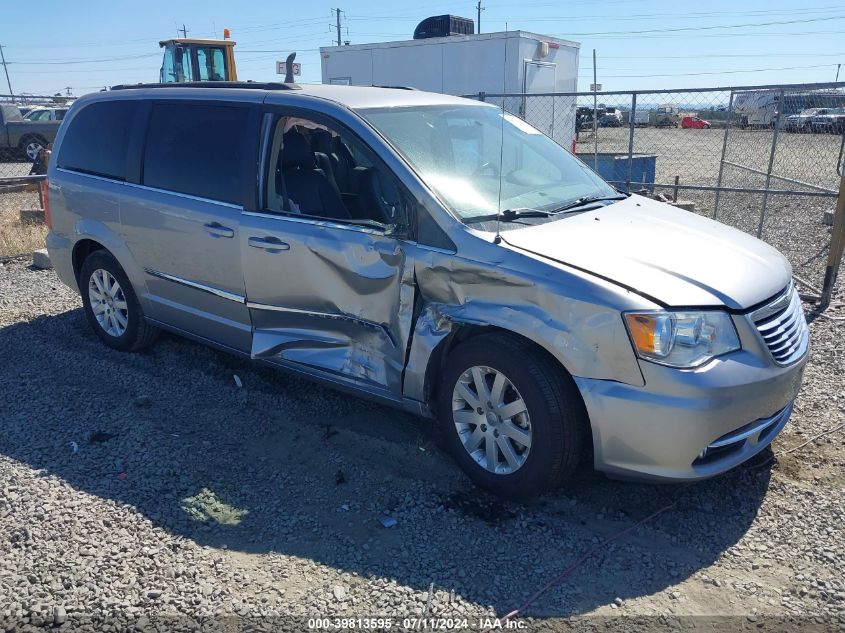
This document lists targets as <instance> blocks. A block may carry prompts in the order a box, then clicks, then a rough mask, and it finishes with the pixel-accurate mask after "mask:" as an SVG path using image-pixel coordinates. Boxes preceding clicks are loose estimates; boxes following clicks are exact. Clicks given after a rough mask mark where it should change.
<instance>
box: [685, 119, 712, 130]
mask: <svg viewBox="0 0 845 633" xmlns="http://www.w3.org/2000/svg"><path fill="white" fill-rule="evenodd" d="M681 127H682V128H687V129H690V128H691V129H694V130H706V129H709V128H710V127H711V123H710V121H705V120H704V119H699V118H698V117H697V116H685V117H684V118H683V119H682V120H681Z"/></svg>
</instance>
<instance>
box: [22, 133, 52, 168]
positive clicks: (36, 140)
mask: <svg viewBox="0 0 845 633" xmlns="http://www.w3.org/2000/svg"><path fill="white" fill-rule="evenodd" d="M45 147H47V141H46V140H44V139H43V138H41V137H40V136H28V137H26V138H24V139H23V140H22V141H21V145H20V148H21V150H22V151H23V153H24V154H25V155H26V157H27V158H28V159H29V160H30V162H33V163H34V162H35V161H36V160H38V154H40V153H41V150H42V149H44V148H45Z"/></svg>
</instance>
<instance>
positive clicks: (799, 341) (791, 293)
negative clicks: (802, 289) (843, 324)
mask: <svg viewBox="0 0 845 633" xmlns="http://www.w3.org/2000/svg"><path fill="white" fill-rule="evenodd" d="M751 320H752V321H754V325H755V326H757V331H758V332H760V336H762V337H763V341H764V342H765V343H766V347H768V348H769V352H771V354H772V358H773V359H774V361H775V362H776V363H777V364H778V365H789V364H791V363H794V362H795V361H797V360H798V359H800V358H801V357H802V356H804V353H805V352H806V351H807V345H808V344H809V341H810V333H809V330H808V329H807V319H806V318H805V317H804V309H803V308H802V307H801V299H800V298H799V297H798V293H797V292H796V291H795V288H793V287H792V286H791V285H790V286H789V288H787V290H786V291H785V292H784V293H783V294H781V295H779V296H778V297H777V298H776V299H775V300H774V301H772V302H771V303H769V304H768V305H765V306H763V307H762V308H760V309H759V310H756V311H755V312H754V313H752V315H751Z"/></svg>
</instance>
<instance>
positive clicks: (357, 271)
mask: <svg viewBox="0 0 845 633" xmlns="http://www.w3.org/2000/svg"><path fill="white" fill-rule="evenodd" d="M243 223H244V228H245V229H246V230H245V231H244V232H243V235H244V236H245V237H244V239H245V240H246V239H248V237H246V236H249V235H254V234H260V235H262V236H264V239H267V240H268V241H269V240H273V239H275V240H278V242H279V243H281V244H284V245H285V246H287V248H286V249H284V250H281V249H280V250H274V249H272V248H264V249H262V248H251V247H249V246H248V245H246V244H244V245H243V246H244V248H243V249H242V253H243V257H244V270H245V271H247V273H246V277H247V278H246V288H247V298H248V303H247V306H248V307H249V309H250V315H251V317H252V323H253V328H254V334H253V342H252V354H251V355H252V357H253V358H257V359H263V360H271V361H272V360H279V361H289V362H295V363H299V364H302V365H308V366H311V367H315V368H318V369H321V370H324V371H328V372H331V373H335V374H337V375H339V376H342V377H344V378H347V379H351V380H354V381H356V382H359V383H361V384H362V386H365V387H376V388H382V389H385V390H387V391H388V392H389V393H390V394H392V395H393V396H394V397H395V398H399V397H400V396H401V391H402V390H401V379H402V369H403V366H404V360H405V349H406V348H407V343H408V335H409V333H410V329H411V311H412V309H413V303H414V286H413V269H412V267H411V266H409V265H408V262H407V258H406V254H405V250H404V248H403V245H402V243H401V241H400V240H398V239H396V238H395V237H391V236H386V235H383V234H380V233H379V232H377V231H369V230H364V229H360V228H357V227H350V226H343V225H339V224H335V223H332V222H314V221H307V222H305V221H301V220H297V219H296V218H290V217H281V216H271V215H265V214H261V213H249V214H245V217H244V218H243Z"/></svg>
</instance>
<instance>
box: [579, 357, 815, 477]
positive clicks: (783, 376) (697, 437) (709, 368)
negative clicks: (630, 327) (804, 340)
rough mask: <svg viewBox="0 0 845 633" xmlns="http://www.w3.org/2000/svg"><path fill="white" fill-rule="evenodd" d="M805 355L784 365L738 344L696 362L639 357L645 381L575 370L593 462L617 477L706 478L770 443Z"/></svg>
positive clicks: (784, 417) (797, 381) (795, 386)
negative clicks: (685, 366) (668, 363)
mask: <svg viewBox="0 0 845 633" xmlns="http://www.w3.org/2000/svg"><path fill="white" fill-rule="evenodd" d="M806 362H807V355H806V354H805V355H804V357H803V358H802V359H801V360H799V361H798V362H796V363H794V364H792V365H790V366H788V367H775V366H773V365H772V364H771V363H762V362H761V360H760V357H759V356H757V355H755V354H752V353H750V352H748V351H744V350H741V351H739V352H735V353H733V354H730V355H728V356H725V357H722V358H720V359H716V360H714V361H712V362H711V363H709V364H707V365H706V366H704V367H701V368H698V369H694V370H678V369H673V368H669V367H663V366H660V365H655V364H653V363H647V362H643V363H641V368H642V370H643V376H644V378H645V386H644V387H634V386H631V385H625V384H622V383H618V382H612V381H605V380H595V379H589V378H575V382H576V383H577V384H578V387H579V389H580V391H581V394H582V396H583V398H584V402H585V404H586V407H587V411H588V413H589V416H590V422H591V425H592V429H593V445H594V454H595V467H596V469H597V470H601V471H604V472H607V473H609V474H614V475H617V476H621V477H627V478H637V479H660V480H695V479H705V478H707V477H712V476H714V475H718V474H720V473H723V472H725V471H727V470H730V469H731V468H733V467H735V466H737V465H738V464H741V463H742V462H744V461H746V460H747V459H749V458H750V457H752V456H753V455H755V454H757V453H759V452H760V451H762V450H763V449H764V448H766V446H768V445H769V444H770V443H771V442H772V440H773V439H774V438H775V436H776V435H777V434H778V433H779V432H780V431H781V429H783V427H784V426H785V425H786V422H787V420H788V419H789V415H790V414H791V412H792V403H793V401H794V400H795V397H796V396H797V394H798V390H799V389H800V387H801V379H802V377H803V372H804V366H805V364H806Z"/></svg>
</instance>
